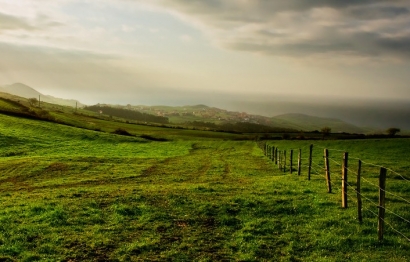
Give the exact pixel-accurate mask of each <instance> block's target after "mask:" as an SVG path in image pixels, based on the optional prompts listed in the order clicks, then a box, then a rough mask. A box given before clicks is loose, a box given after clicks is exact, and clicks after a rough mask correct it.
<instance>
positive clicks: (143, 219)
mask: <svg viewBox="0 0 410 262" xmlns="http://www.w3.org/2000/svg"><path fill="white" fill-rule="evenodd" d="M73 117H76V116H75V115H73ZM73 119H74V118H73ZM78 119H81V118H78ZM78 121H80V120H78ZM81 121H82V120H81ZM101 121H103V120H101ZM96 125H98V126H101V127H102V128H107V129H110V128H112V127H110V125H109V121H108V120H107V121H106V122H104V123H102V122H96ZM104 125H105V126H104ZM112 125H117V123H115V124H112ZM123 125H126V124H125V123H124V124H123ZM130 126H132V125H129V126H128V125H126V127H127V130H130V131H131V132H132V133H133V134H135V135H136V136H135V137H126V136H119V135H114V134H109V133H103V132H96V131H91V130H85V129H78V128H74V127H69V126H65V125H58V124H54V123H48V122H44V121H34V120H27V119H22V118H15V117H10V116H4V115H0V145H1V146H0V260H1V261H39V260H41V261H346V260H348V261H349V260H350V261H385V260H389V261H408V260H409V259H410V244H409V242H408V241H407V240H406V239H404V238H403V237H402V236H400V235H398V234H397V233H396V232H394V231H392V230H391V229H390V228H389V227H387V229H386V234H385V240H384V241H383V242H379V241H378V240H377V218H376V217H374V215H373V214H372V213H370V211H374V210H376V211H375V212H377V208H374V207H372V206H371V205H369V204H368V203H367V205H366V202H364V205H365V207H366V208H367V209H369V210H370V211H365V212H364V221H363V223H362V224H359V223H358V222H357V220H356V216H357V214H356V209H355V207H354V204H353V203H354V202H352V204H351V207H350V208H348V209H342V208H341V207H340V205H341V204H340V203H341V197H340V195H339V193H338V191H337V189H336V188H335V190H334V193H332V194H328V193H326V185H325V183H324V179H323V177H322V176H320V175H319V174H314V175H312V180H311V181H307V179H306V176H305V174H306V169H304V170H302V171H303V172H302V173H303V175H301V176H300V177H298V176H297V175H295V174H293V175H290V174H289V172H286V173H284V172H282V171H280V170H278V168H277V166H276V165H274V163H273V162H272V161H271V160H269V159H268V158H267V157H265V156H264V154H263V151H262V150H261V149H260V148H259V147H258V145H257V143H256V142H254V141H235V140H234V139H236V138H237V137H236V136H234V135H231V134H226V136H225V134H223V133H222V134H219V133H216V135H213V133H211V132H197V133H196V131H192V130H174V129H169V128H167V129H161V128H160V127H152V129H150V127H144V130H142V129H138V128H141V127H138V126H136V125H134V126H136V128H135V129H131V128H130ZM141 134H151V135H156V136H161V137H164V138H169V140H170V141H167V142H153V141H150V140H146V139H143V138H141V137H140V135H141ZM269 143H270V144H272V145H275V146H278V147H279V148H283V149H284V150H285V149H286V150H290V149H291V148H294V149H297V148H303V150H304V151H303V152H307V151H306V148H307V146H308V145H309V144H310V142H309V141H275V142H269ZM409 146H410V140H408V139H391V140H379V141H376V140H360V141H359V140H357V141H356V140H352V141H315V145H314V152H315V156H314V163H315V164H317V165H318V166H320V165H322V162H323V158H322V152H323V149H321V147H328V148H332V149H335V151H331V157H332V158H333V159H334V161H336V162H338V161H339V162H340V154H341V152H340V151H336V150H347V151H349V153H350V155H351V157H352V159H353V158H354V157H357V158H361V159H363V161H366V162H368V163H377V164H380V165H385V166H388V167H390V168H392V169H394V170H396V171H397V172H399V173H400V174H401V175H403V176H404V177H405V178H407V179H408V178H409V172H408V170H409V165H410V164H409V162H408V156H409V155H408V153H407V149H408V148H409ZM295 159H296V157H295ZM321 161H322V162H321ZM354 168H355V167H354V164H353V163H352V165H351V169H352V170H353V169H354ZM316 169H317V171H319V167H316ZM337 172H339V173H340V171H339V168H338V167H337V165H336V163H335V164H334V166H333V167H332V175H334V176H332V177H336V174H337ZM318 173H319V172H318ZM364 177H366V178H367V179H368V180H369V181H370V182H374V181H376V182H375V183H377V167H366V168H365V169H364ZM335 181H337V179H336V178H335ZM387 185H388V188H387V190H389V191H391V192H394V194H396V195H397V196H400V197H402V198H404V199H405V200H406V199H407V200H408V199H410V197H409V193H408V192H410V191H409V189H410V183H409V182H408V181H406V180H403V178H402V177H400V176H398V175H397V174H394V173H389V174H388V181H387ZM376 191H377V189H374V188H373V186H371V185H367V186H363V192H364V193H365V194H366V196H368V197H369V199H370V200H375V201H377V192H376ZM349 192H353V191H349ZM353 199H354V198H352V201H353ZM386 207H387V208H389V209H390V210H392V211H393V212H395V213H397V214H400V215H401V216H403V217H404V218H406V219H409V217H410V211H409V204H407V203H406V202H405V201H404V200H402V199H401V198H397V197H394V196H388V200H387V203H386ZM386 219H388V221H390V222H391V223H392V224H393V225H394V226H395V227H396V228H397V229H399V230H400V232H403V233H404V234H405V235H406V236H407V237H409V236H410V225H409V223H406V222H405V221H404V222H403V221H402V220H401V219H398V218H396V217H395V216H391V215H389V214H388V215H387V216H386Z"/></svg>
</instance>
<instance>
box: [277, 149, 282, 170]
mask: <svg viewBox="0 0 410 262" xmlns="http://www.w3.org/2000/svg"><path fill="white" fill-rule="evenodd" d="M281 162H282V151H280V150H279V157H278V169H279V170H280V169H281V168H282V163H281Z"/></svg>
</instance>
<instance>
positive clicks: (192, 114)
mask: <svg viewBox="0 0 410 262" xmlns="http://www.w3.org/2000/svg"><path fill="white" fill-rule="evenodd" d="M0 92H5V93H9V94H12V95H16V96H20V97H24V98H38V96H39V95H40V96H41V101H44V102H48V103H52V104H58V105H65V106H72V107H75V105H76V102H77V103H78V106H79V107H83V106H84V105H83V104H81V103H79V102H78V101H76V100H69V99H62V98H56V97H53V96H48V95H43V94H41V93H40V92H38V91H37V90H35V89H33V88H31V87H29V86H27V85H25V84H21V83H16V84H12V85H6V86H0ZM105 106H107V108H108V109H107V108H105V109H104V110H102V111H104V112H105V113H108V111H110V110H111V111H113V112H110V115H113V116H118V117H119V116H120V115H121V116H123V114H124V112H127V113H129V114H132V117H131V116H130V115H127V117H126V118H128V119H133V120H136V119H137V120H141V119H140V118H141V117H142V116H143V119H146V118H147V116H152V115H153V116H155V117H157V118H158V119H160V120H161V121H159V123H168V120H169V123H174V124H182V125H184V124H186V125H194V126H201V125H202V126H203V125H205V126H209V127H213V125H214V124H216V125H218V126H219V127H221V126H224V127H228V126H229V127H232V128H233V127H235V128H236V126H235V125H232V124H235V123H240V125H239V126H240V127H241V128H242V127H245V126H246V128H248V129H249V128H250V127H251V128H252V130H253V129H255V125H260V127H261V129H262V126H264V128H265V127H269V128H273V130H300V131H314V130H320V129H322V128H323V127H330V128H331V129H332V133H340V132H347V133H369V132H372V131H374V130H371V129H366V128H362V127H358V126H355V125H353V124H350V123H347V122H345V121H343V120H340V119H334V118H322V117H316V116H310V115H305V114H284V115H279V116H275V117H267V116H261V115H252V114H248V113H246V112H234V111H228V110H224V109H219V108H216V107H209V106H206V105H203V104H199V105H191V106H189V105H185V106H144V105H135V106H134V105H108V104H106V105H105ZM109 108H116V109H122V110H128V111H118V110H117V111H118V112H117V111H115V110H114V109H109ZM99 110H101V109H98V110H97V111H99ZM107 110H108V111H107ZM130 110H131V111H130ZM92 111H94V110H92ZM114 111H115V112H114ZM119 112H120V113H119ZM117 113H118V114H120V115H117ZM162 120H164V121H162ZM141 121H143V120H141ZM154 122H158V120H156V121H154Z"/></svg>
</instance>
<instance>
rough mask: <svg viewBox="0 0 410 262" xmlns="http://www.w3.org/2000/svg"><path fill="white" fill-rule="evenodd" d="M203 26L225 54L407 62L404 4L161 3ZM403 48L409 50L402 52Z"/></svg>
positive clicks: (350, 0) (409, 6)
mask: <svg viewBox="0 0 410 262" xmlns="http://www.w3.org/2000/svg"><path fill="white" fill-rule="evenodd" d="M159 2H160V3H161V4H162V5H163V6H165V7H166V8H170V9H172V10H174V11H176V12H179V13H182V14H183V15H184V16H185V17H188V19H192V20H194V21H195V22H196V24H198V23H199V24H201V25H202V27H201V28H205V30H206V31H207V33H208V35H210V36H211V37H212V38H213V41H214V43H216V44H218V45H220V46H222V47H224V48H228V49H234V50H241V51H248V52H257V53H264V54H268V55H277V56H311V55H317V54H330V55H337V54H340V55H343V54H349V55H351V56H357V57H369V56H370V57H372V56H373V57H378V58H383V57H390V58H392V57H393V58H395V59H402V60H403V59H405V60H408V59H410V55H409V48H408V46H409V45H408V44H409V43H408V39H409V38H410V31H409V30H408V28H410V16H409V13H410V3H409V2H408V1H403V0H393V1H383V0H362V1H356V0H347V1H340V0H309V1H305V0H288V1H272V0H253V1H236V0H235V1H234V0H210V1H202V0H162V1H161V0H159ZM406 45H407V47H406Z"/></svg>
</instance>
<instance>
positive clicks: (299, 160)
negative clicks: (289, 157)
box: [298, 149, 302, 176]
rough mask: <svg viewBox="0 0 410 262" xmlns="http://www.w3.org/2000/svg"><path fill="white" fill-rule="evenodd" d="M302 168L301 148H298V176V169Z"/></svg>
mask: <svg viewBox="0 0 410 262" xmlns="http://www.w3.org/2000/svg"><path fill="white" fill-rule="evenodd" d="M301 169H302V149H299V155H298V176H300V171H301Z"/></svg>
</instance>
